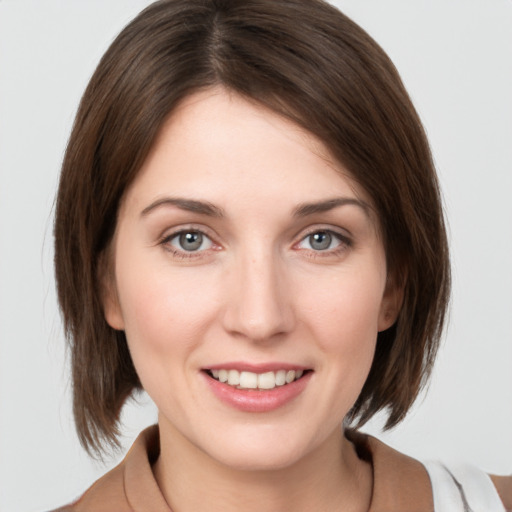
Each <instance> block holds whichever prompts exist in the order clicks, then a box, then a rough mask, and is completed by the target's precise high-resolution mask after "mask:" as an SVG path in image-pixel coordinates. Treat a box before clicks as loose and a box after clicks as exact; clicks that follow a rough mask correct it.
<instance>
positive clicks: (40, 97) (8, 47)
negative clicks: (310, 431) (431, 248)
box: [0, 0, 512, 512]
mask: <svg viewBox="0 0 512 512" xmlns="http://www.w3.org/2000/svg"><path fill="white" fill-rule="evenodd" d="M335 3H336V5H338V6H339V7H341V8H342V10H344V12H345V13H346V14H348V15H349V16H351V17H352V18H353V19H354V20H355V21H357V22H358V23H360V24H361V25H362V26H363V28H365V29H366V30H367V31H368V32H369V33H370V34H371V35H372V36H373V37H374V38H375V39H376V40H377V41H378V42H379V43H380V44H381V45H382V46H383V47H384V49H385V50H386V51H387V52H388V53H389V54H390V56H391V58H392V59H393V60H394V61H395V64H396V65H397V67H398V69H399V71H400V72H401V74H402V77H403V79H404V81H405V84H406V86H407V87H408V89H409V91H410V93H411V96H412V98H413V100H414V102H415V104H416V106H417V108H418V110H419V112H420V115H421V117H422V119H423V121H424V123H425V126H426V129H427V131H428V134H429V136H430V140H431V143H432V148H433V152H434V156H435V160H436V162H437V165H438V169H439V173H440V179H441V183H442V187H443V191H444V197H445V202H446V210H447V216H448V219H449V225H450V238H451V247H452V256H453V277H454V293H453V302H452V310H451V321H450V326H449V329H448V331H447V336H446V340H445V344H444V346H443V349H442V351H441V353H440V357H439V361H438V364H437V366H436V370H435V373H434V378H433V381H432V385H431V387H430V391H429V394H428V395H427V397H426V398H425V399H424V400H422V401H421V403H419V404H418V405H417V406H416V407H415V408H414V410H413V411H412V412H411V414H410V416H409V417H408V419H407V420H406V421H405V422H404V423H403V424H402V425H401V426H400V427H398V428H397V429H396V430H394V431H393V432H391V433H387V434H385V435H380V437H381V438H383V439H384V440H385V441H387V442H388V443H390V444H392V445H393V446H395V447H397V448H399V449H401V450H403V451H405V452H407V453H409V454H412V455H414V456H416V457H420V458H442V459H444V460H446V459H454V458H455V459H463V460H466V461H469V462H472V463H474V464H477V465H479V466H481V467H482V468H484V469H486V470H488V471H494V472H498V473H499V472H501V473H512V200H511V192H512V1H510V0H478V1H477V0H385V1H383V0H339V1H337V2H335ZM147 4H149V1H147V0H108V1H105V0H88V1H87V2H84V1H79V0H60V1H58V0H0V511H1V512H33V511H41V510H46V509H49V508H53V507H56V506H57V505H61V504H63V503H65V502H69V501H70V500H71V499H73V498H74V497H76V496H77V495H79V494H80V493H81V492H82V491H83V490H85V488H86V487H88V486H89V485H90V483H91V482H92V481H93V480H94V479H96V478H97V477H98V476H99V475H100V474H102V473H104V472H105V470H106V469H107V468H108V467H111V466H112V465H113V464H114V462H115V461H110V462H109V463H108V464H107V465H106V466H102V465H99V464H97V463H93V462H91V461H89V459H88V458H87V456H86V455H85V454H84V452H83V451H82V450H81V449H80V447H79V445H78V442H77V439H76V436H75V433H74V430H73V429H74V427H73V423H72V418H71V413H70V395H69V391H70V386H69V375H68V371H67V367H66V364H65V354H64V343H63V337H62V332H61V326H60V320H59V316H58V312H57V307H56V300H55V292H54V281H53V274H52V215H51V211H52V204H53V199H54V194H55V189H56V183H57V177H58V172H59V165H60V162H61V159H62V155H63V151H64V148H65V144H66V139H67V135H68V133H69V130H70V127H71V123H72V120H73V115H74V112H75V110H76V107H77V104H78V100H79V98H80V95H81V93H82V91H83V89H84V87H85V85H86V83H87V80H88V78H89V77H90V75H91V73H92V71H93V69H94V67H95V65H96V63H97V61H98V60H99V58H100V56H101V55H102V53H103V52H104V50H105V49H106V47H107V45H108V44H109V43H110V42H111V41H112V39H113V38H114V36H115V35H116V34H117V33H118V31H119V30H120V29H121V28H122V27H123V26H124V25H125V24H126V23H127V22H128V21H129V20H130V19H131V18H132V17H133V16H134V15H135V14H136V13H137V12H138V11H139V10H140V9H141V8H143V7H145V6H146V5H147ZM141 401H142V402H143V405H142V406H129V407H128V408H127V409H126V411H125V415H124V419H125V422H126V430H125V431H126V445H129V443H130V442H131V440H132V439H133V437H134V436H135V435H136V433H137V432H138V431H139V430H140V429H141V428H143V427H144V426H145V425H147V424H150V423H153V422H154V421H155V417H156V415H155V411H154V409H153V407H152V406H151V404H150V403H149V400H147V399H142V400H141ZM367 430H369V431H370V432H372V433H378V432H379V422H378V421H374V422H373V423H372V425H370V426H369V428H368V429H367Z"/></svg>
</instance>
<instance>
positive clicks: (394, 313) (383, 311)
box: [378, 275, 405, 332]
mask: <svg viewBox="0 0 512 512" xmlns="http://www.w3.org/2000/svg"><path fill="white" fill-rule="evenodd" d="M404 288H405V280H401V282H400V283H398V282H397V279H396V278H394V277H391V276H389V275H388V278H387V281H386V288H385V290H384V295H383V296H382V302H381V305H380V312H379V320H378V331H379V332H382V331H385V330H386V329H389V328H390V327H391V326H392V325H393V324H394V323H395V322H396V319H397V318H398V314H399V313H400V310H401V309H402V303H403V300H404Z"/></svg>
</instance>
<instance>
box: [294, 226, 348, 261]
mask: <svg viewBox="0 0 512 512" xmlns="http://www.w3.org/2000/svg"><path fill="white" fill-rule="evenodd" d="M320 233H323V234H327V235H329V236H331V237H332V238H333V239H336V240H337V241H338V242H339V243H338V245H337V246H336V247H334V248H333V249H325V250H314V249H306V250H307V251H308V253H309V254H308V257H310V258H325V257H332V256H339V255H341V254H342V253H344V252H345V251H346V250H347V249H350V248H351V247H352V245H353V243H352V240H351V239H350V238H349V237H348V236H347V235H345V234H341V233H339V232H338V231H335V230H333V229H328V228H325V229H322V228H316V229H312V230H311V231H309V232H308V233H306V234H305V235H304V236H303V237H302V238H301V239H300V240H299V242H297V243H296V244H294V247H297V246H298V245H299V244H301V243H303V242H305V241H306V240H308V239H309V238H310V237H311V236H313V235H316V234H320ZM310 245H311V244H310Z"/></svg>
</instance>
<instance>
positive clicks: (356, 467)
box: [153, 422, 373, 512]
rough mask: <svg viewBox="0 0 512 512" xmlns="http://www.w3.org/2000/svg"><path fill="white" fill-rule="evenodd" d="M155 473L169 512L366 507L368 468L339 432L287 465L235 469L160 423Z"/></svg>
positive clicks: (358, 510) (361, 510)
mask: <svg viewBox="0 0 512 512" xmlns="http://www.w3.org/2000/svg"><path fill="white" fill-rule="evenodd" d="M160 445H161V452H160V456H159V458H158V460H157V462H156V463H155V465H154V468H153V470H154V473H155V478H156V480H157V482H158V485H159V486H160V489H161V490H162V493H163V495H164V497H165V499H166V500H167V502H168V504H169V506H170V507H171V509H172V510H173V512H191V511H193V512H203V511H204V512H206V511H208V512H221V511H222V512H231V511H235V510H236V511H239V510H240V509H241V508H242V507H243V510H244V512H253V511H254V512H256V511H258V512H259V511H261V510H266V511H269V512H285V511H286V512H288V511H289V510H293V511H294V512H306V511H308V512H310V511H311V510H322V511H325V512H330V511H333V512H334V511H339V510H344V511H350V512H366V511H368V510H369V507H370V501H371V493H372V480H373V477H372V468H371V465H370V464H369V463H366V462H363V461H362V460H360V459H359V458H358V456H357V454H356V452H355V449H354V446H353V445H352V443H351V442H349V441H348V440H347V439H346V438H345V437H344V436H343V435H342V433H341V429H340V431H339V432H335V433H333V434H332V435H331V436H330V437H329V438H328V439H326V440H325V441H324V442H323V443H321V444H320V446H318V447H316V448H314V449H313V450H312V451H311V452H310V453H308V454H306V455H305V456H303V457H301V458H300V459H299V460H297V461H294V462H292V463H291V464H289V465H287V466H286V467H282V468H277V469H275V468H273V469H258V470H251V469H242V470H241V469H237V468H233V467H230V466H227V465H225V464H222V463H221V462H219V461H217V460H215V459H213V458H211V457H210V456H209V455H208V454H206V453H205V452H203V451H201V450H200V449H198V448H197V447H196V446H194V445H193V444H192V443H190V442H189V441H188V440H186V439H185V438H183V437H182V436H181V434H180V433H178V432H177V431H175V430H174V431H173V429H171V428H167V425H162V422H161V423H160Z"/></svg>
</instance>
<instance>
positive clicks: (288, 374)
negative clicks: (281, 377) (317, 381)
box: [286, 370, 295, 384]
mask: <svg viewBox="0 0 512 512" xmlns="http://www.w3.org/2000/svg"><path fill="white" fill-rule="evenodd" d="M294 380H295V370H288V371H287V372H286V384H290V383H291V382H293V381H294Z"/></svg>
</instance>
